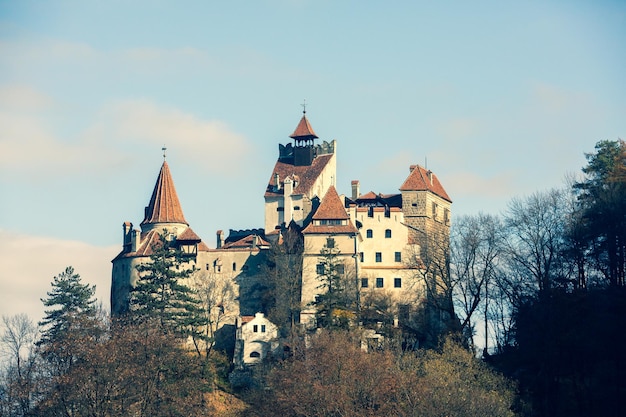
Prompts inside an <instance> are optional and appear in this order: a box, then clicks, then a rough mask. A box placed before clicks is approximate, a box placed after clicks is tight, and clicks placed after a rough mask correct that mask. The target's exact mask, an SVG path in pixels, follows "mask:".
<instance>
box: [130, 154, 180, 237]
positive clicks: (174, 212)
mask: <svg viewBox="0 0 626 417" xmlns="http://www.w3.org/2000/svg"><path fill="white" fill-rule="evenodd" d="M155 223H183V224H186V225H189V224H188V223H187V220H185V216H184V215H183V209H182V207H181V205H180V201H179V200H178V194H176V188H175V187H174V181H173V180H172V174H171V173H170V168H169V166H168V165H167V162H166V161H163V165H162V166H161V171H160V172H159V176H158V178H157V181H156V184H155V185H154V191H152V197H151V198H150V204H148V206H147V207H146V212H145V217H144V219H143V221H142V222H141V224H142V225H144V224H155Z"/></svg>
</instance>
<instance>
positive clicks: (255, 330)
mask: <svg viewBox="0 0 626 417" xmlns="http://www.w3.org/2000/svg"><path fill="white" fill-rule="evenodd" d="M252 331H253V332H254V333H258V331H259V325H258V324H255V325H253V326H252Z"/></svg>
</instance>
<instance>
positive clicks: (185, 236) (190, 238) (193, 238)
mask: <svg viewBox="0 0 626 417" xmlns="http://www.w3.org/2000/svg"><path fill="white" fill-rule="evenodd" d="M176 240H179V241H181V242H200V241H201V240H202V239H200V236H198V235H197V234H196V232H194V231H193V230H191V227H188V228H186V229H185V231H184V232H182V233H181V234H180V235H179V236H178V237H177V238H176Z"/></svg>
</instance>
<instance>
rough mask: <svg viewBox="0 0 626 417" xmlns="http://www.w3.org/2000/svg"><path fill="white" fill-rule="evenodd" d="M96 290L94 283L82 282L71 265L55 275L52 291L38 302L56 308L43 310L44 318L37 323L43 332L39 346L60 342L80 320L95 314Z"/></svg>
mask: <svg viewBox="0 0 626 417" xmlns="http://www.w3.org/2000/svg"><path fill="white" fill-rule="evenodd" d="M95 292H96V286H95V285H89V284H83V283H81V280H80V275H79V274H77V273H75V272H74V268H73V267H71V266H68V267H67V268H66V269H65V271H64V272H62V273H60V274H59V275H57V276H55V277H54V280H53V281H52V290H51V291H48V293H47V295H48V297H47V298H42V299H41V301H42V302H43V304H44V306H46V307H56V308H53V309H50V310H45V314H46V317H45V318H44V319H43V320H42V321H41V322H39V325H40V326H42V327H43V328H44V331H43V332H42V336H41V339H40V341H39V342H38V345H39V346H46V345H51V344H54V343H55V342H59V341H62V340H63V339H65V338H67V336H68V335H69V333H70V331H71V330H74V331H75V330H76V329H75V327H76V326H77V325H79V324H80V323H81V322H83V321H85V320H90V319H92V318H93V317H94V316H95V314H96V308H95V302H96V300H95V298H93V297H94V294H95Z"/></svg>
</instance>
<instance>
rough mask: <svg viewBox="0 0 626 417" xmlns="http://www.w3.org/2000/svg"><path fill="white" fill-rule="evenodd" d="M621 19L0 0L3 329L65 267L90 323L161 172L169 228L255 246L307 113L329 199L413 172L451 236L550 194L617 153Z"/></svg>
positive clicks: (386, 8)
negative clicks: (85, 290)
mask: <svg viewBox="0 0 626 417" xmlns="http://www.w3.org/2000/svg"><path fill="white" fill-rule="evenodd" d="M625 68H626V2H623V1H593V2H591V1H576V0H573V1H553V0H545V1H532V0H531V1H526V2H502V1H474V2H463V1H441V2H426V1H393V2H381V1H370V0H359V1H357V0H344V1H331V0H258V1H244V0H242V1H231V2H227V1H210V0H207V1H180V2H170V1H159V0H152V1H143V0H135V1H118V0H111V1H106V2H104V1H82V0H81V1H66V0H59V1H54V2H42V1H31V0H20V1H8V0H0V315H14V314H18V313H25V314H28V315H29V316H30V317H31V318H32V319H33V320H34V321H38V320H40V319H41V318H42V317H43V314H44V313H43V306H42V303H41V301H40V299H41V298H42V297H45V296H46V292H47V291H50V289H51V286H50V283H51V281H52V279H53V277H54V276H55V275H58V274H59V273H61V272H62V271H63V270H64V269H65V268H66V267H67V266H70V265H71V266H73V267H74V268H75V270H76V271H77V272H78V273H79V274H80V275H81V277H82V280H83V282H85V283H89V284H92V285H96V288H97V291H96V294H97V296H98V299H99V300H100V301H102V303H103V305H104V307H105V308H108V307H109V289H110V288H109V287H110V279H111V278H110V277H111V263H110V261H111V259H113V258H114V257H115V255H116V254H117V253H119V251H120V250H121V247H122V246H121V245H122V224H123V222H125V221H131V222H132V223H133V224H135V225H137V226H138V225H139V223H140V222H141V220H142V219H143V210H144V207H145V206H146V205H147V204H148V202H149V200H150V195H151V193H152V189H153V187H154V183H155V181H156V177H157V175H158V172H159V169H160V167H161V164H162V162H163V152H162V150H161V149H162V148H163V147H166V148H167V161H168V164H169V166H170V170H171V172H172V176H173V178H174V182H175V185H176V189H177V191H178V196H179V198H180V201H181V204H182V206H183V210H184V213H185V217H186V219H187V221H188V222H189V223H190V225H191V227H192V228H193V229H194V231H196V233H198V234H199V235H200V236H201V237H202V238H203V240H204V241H205V242H207V243H208V244H209V246H210V247H215V232H216V231H217V230H218V229H223V230H229V229H246V228H255V227H263V225H264V219H263V216H264V209H263V193H264V190H265V186H266V184H267V181H268V180H269V178H270V175H271V172H272V168H273V165H274V163H275V162H276V159H277V157H278V144H279V143H282V144H287V143H290V142H291V139H290V138H289V135H290V134H291V133H292V132H293V130H294V129H295V127H296V125H297V123H298V121H299V119H300V117H301V115H302V104H303V103H304V102H305V100H306V111H307V117H308V118H309V121H310V122H311V124H312V126H313V128H314V130H315V132H316V133H317V135H318V136H319V137H320V141H322V140H326V141H330V140H333V139H336V140H337V161H338V162H337V181H336V186H337V189H338V191H339V193H344V194H350V182H351V180H359V181H360V183H361V191H362V192H367V191H370V190H371V191H374V192H376V193H379V192H380V193H395V192H398V188H399V187H400V185H401V184H402V183H403V181H404V180H405V179H406V177H407V175H408V173H409V166H410V165H411V164H420V165H426V166H427V167H428V168H429V169H431V170H433V172H434V173H435V174H436V175H437V176H438V178H439V179H440V181H441V182H442V184H443V185H444V187H445V188H446V191H447V192H448V194H449V195H450V197H451V198H452V200H453V202H454V203H453V206H452V216H453V221H454V217H455V216H456V217H458V216H463V215H472V214H477V213H479V212H485V213H492V214H498V213H501V212H502V211H503V210H505V209H506V207H507V204H508V202H509V201H510V200H511V199H512V198H514V197H522V196H525V195H528V194H531V193H533V192H536V191H543V190H547V189H549V188H553V187H561V186H563V184H564V179H565V177H566V176H567V175H571V174H572V173H579V172H580V169H581V168H582V167H583V166H584V165H585V161H586V160H585V153H586V152H587V153H588V152H593V150H594V146H595V144H596V143H597V142H598V141H600V140H605V139H606V140H616V139H618V138H626V76H624V70H625Z"/></svg>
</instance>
